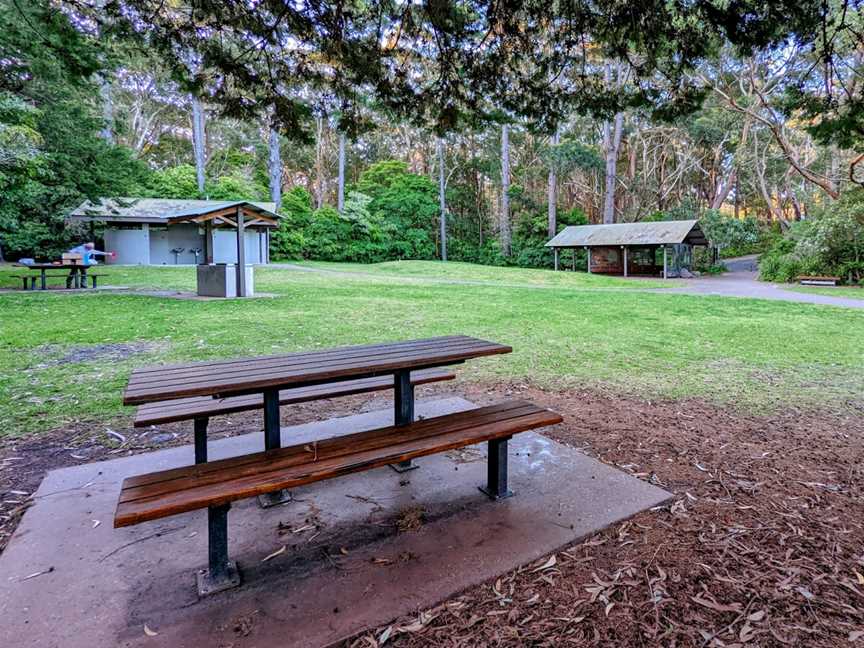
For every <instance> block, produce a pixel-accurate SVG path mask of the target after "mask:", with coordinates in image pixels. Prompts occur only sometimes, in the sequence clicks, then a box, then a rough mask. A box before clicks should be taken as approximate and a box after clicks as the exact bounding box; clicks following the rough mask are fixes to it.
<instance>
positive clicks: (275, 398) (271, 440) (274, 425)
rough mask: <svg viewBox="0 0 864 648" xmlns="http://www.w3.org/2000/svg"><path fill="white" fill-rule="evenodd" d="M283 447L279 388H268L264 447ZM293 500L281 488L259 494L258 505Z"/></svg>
mask: <svg viewBox="0 0 864 648" xmlns="http://www.w3.org/2000/svg"><path fill="white" fill-rule="evenodd" d="M281 447H282V429H281V428H280V426H279V390H278V389H268V390H267V391H265V392H264V449H265V450H275V449H276V448H281ZM290 501H291V492H290V491H288V490H284V489H283V490H279V491H274V492H272V493H264V494H262V495H259V496H258V505H259V506H261V507H262V508H269V507H271V506H277V505H279V504H284V503H285V502H290Z"/></svg>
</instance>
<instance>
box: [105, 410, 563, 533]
mask: <svg viewBox="0 0 864 648" xmlns="http://www.w3.org/2000/svg"><path fill="white" fill-rule="evenodd" d="M481 419H482V420H483V421H485V422H483V423H478V421H479V420H481ZM561 420H562V419H561V416H559V415H558V414H556V413H554V412H551V411H550V410H547V409H543V408H539V407H537V406H536V405H533V404H531V403H526V402H519V401H516V402H512V403H503V404H499V405H493V406H490V407H484V408H479V409H475V410H469V411H468V412H458V413H456V414H448V415H445V416H440V417H435V418H432V419H425V420H423V421H419V422H417V423H412V424H411V425H408V426H404V427H400V428H393V427H388V428H381V429H380V430H376V431H372V432H363V433H359V435H349V436H348V437H338V438H336V439H333V440H332V441H334V442H336V443H337V444H338V443H339V442H341V443H342V451H340V450H339V449H338V446H337V447H333V448H331V450H332V452H333V453H334V454H332V455H328V457H327V458H322V457H321V456H320V455H319V457H318V459H317V460H315V456H314V455H313V453H312V452H310V451H309V449H308V448H306V447H305V446H292V447H290V448H282V449H279V450H273V451H270V452H267V453H258V454H257V455H249V456H250V457H254V458H255V459H256V461H257V462H258V463H253V464H249V463H243V464H240V465H239V466H234V465H230V464H226V463H225V462H231V461H233V460H230V459H229V460H224V461H215V462H211V463H209V464H203V465H199V466H189V467H187V468H184V469H175V470H173V471H170V472H171V473H172V475H173V477H172V479H171V481H176V483H177V485H178V486H180V488H179V489H177V490H167V491H166V487H167V486H169V485H170V484H169V483H167V482H166V481H165V480H161V479H159V480H158V481H156V482H154V484H153V486H152V488H153V493H152V494H147V491H146V489H139V490H137V491H136V494H137V497H136V498H135V499H133V500H131V501H124V500H123V497H125V495H126V490H127V488H131V487H129V486H128V484H129V483H130V480H128V479H127V480H126V481H124V484H123V493H122V494H121V501H120V502H119V503H118V505H117V511H116V514H115V517H114V526H115V527H121V526H129V525H133V524H138V523H139V522H145V521H148V520H155V519H159V518H162V517H167V516H170V515H176V514H179V513H185V512H188V511H192V510H195V509H199V508H205V507H207V506H219V505H221V504H226V503H229V502H232V501H235V500H238V499H244V498H247V497H253V496H255V495H259V494H262V493H269V492H273V491H277V490H281V489H284V488H293V487H296V486H301V485H304V484H310V483H313V482H316V481H320V480H323V479H329V478H331V477H337V476H341V475H347V474H350V473H354V472H359V471H363V470H368V469H371V468H375V467H379V466H384V465H387V464H390V463H395V462H399V461H406V460H408V459H413V458H416V457H422V456H425V455H429V454H436V453H439V452H445V451H447V450H452V449H456V448H461V447H464V446H467V445H473V444H475V443H480V442H482V441H489V440H491V439H498V438H504V437H509V436H512V435H513V434H518V433H519V432H525V431H527V430H531V429H534V428H538V427H544V426H547V425H554V424H556V423H560V422H561ZM394 433H395V434H396V436H395V437H394ZM379 436H384V437H385V439H384V440H383V441H376V439H378V437H379ZM358 437H361V438H362V439H363V441H362V443H361V442H360V441H359V440H358ZM376 443H377V444H378V445H377V446H376ZM381 443H383V444H384V445H383V446H382V445H381ZM322 445H324V442H321V443H319V444H318V446H317V447H318V452H319V453H320V452H321V446H322ZM299 453H303V454H304V455H305V458H304V461H302V462H301V463H299V464H295V465H290V466H287V467H285V466H282V465H281V464H280V463H279V461H280V459H281V458H282V457H283V455H284V456H287V457H289V463H290V461H291V458H292V457H293V458H295V459H294V461H296V458H297V457H299V456H300V455H299ZM202 467H206V468H208V472H211V473H212V478H213V481H208V483H203V482H202V481H200V480H201V477H200V476H199V475H200V473H199V471H200V469H201V468H202ZM214 468H215V470H216V472H213V470H214ZM178 470H179V471H180V472H179V473H178ZM164 472H168V471H163V473H164ZM159 474H160V473H153V475H154V476H157V478H158V475H159ZM133 479H134V478H133ZM196 481H198V483H196Z"/></svg>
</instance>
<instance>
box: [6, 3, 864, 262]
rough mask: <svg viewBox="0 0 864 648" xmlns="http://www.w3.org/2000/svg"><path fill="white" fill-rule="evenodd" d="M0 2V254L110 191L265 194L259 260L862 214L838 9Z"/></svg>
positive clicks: (374, 256) (748, 244)
mask: <svg viewBox="0 0 864 648" xmlns="http://www.w3.org/2000/svg"><path fill="white" fill-rule="evenodd" d="M0 5H2V9H3V12H2V16H0V195H2V202H0V250H2V252H3V253H5V254H6V255H7V256H10V257H15V256H21V255H25V256H50V255H53V254H56V253H57V252H59V251H60V250H62V249H63V248H64V247H65V246H67V245H69V243H70V242H71V241H73V240H75V239H76V238H77V237H80V236H81V235H82V234H81V233H78V232H76V231H75V230H74V229H71V228H69V227H67V226H66V225H65V224H64V221H63V217H64V216H65V214H66V213H68V211H69V210H70V209H71V208H72V207H74V206H76V205H77V204H78V203H80V201H82V200H83V199H84V198H98V197H100V196H124V195H125V196H153V197H174V198H204V197H207V198H218V199H221V198H225V199H229V198H230V199H235V198H236V199H240V198H243V199H254V200H262V199H267V198H270V199H271V200H273V201H274V202H277V203H279V204H280V205H281V210H282V213H283V214H285V216H286V218H285V221H284V222H285V225H283V231H282V232H280V233H279V235H278V236H276V237H274V248H275V249H274V251H273V252H274V254H277V255H282V256H285V257H294V258H297V257H303V258H321V259H330V260H358V261H375V260H384V259H390V258H440V257H442V256H443V255H444V252H445V250H444V243H445V242H446V243H449V245H448V250H447V251H448V252H449V258H454V259H463V260H470V261H480V262H486V263H517V264H520V265H534V266H547V265H549V264H550V263H551V257H550V255H549V253H548V251H546V250H545V249H544V248H543V243H544V242H545V241H546V240H548V237H549V236H551V235H553V234H554V233H555V232H556V231H558V230H559V229H560V228H561V227H563V226H564V225H566V224H573V223H581V222H626V221H639V220H652V219H653V220H657V219H673V218H694V217H699V218H702V219H703V223H704V225H705V227H706V228H707V229H711V230H712V231H713V232H715V233H716V237H717V239H718V241H717V244H718V245H719V246H722V248H723V249H724V250H726V251H728V252H729V253H732V252H748V251H761V250H764V249H767V248H768V247H770V246H771V245H773V244H774V242H775V239H776V238H777V237H778V236H780V232H783V233H786V234H787V236H792V232H793V230H794V231H799V232H803V231H804V230H807V231H808V232H809V231H811V229H809V228H807V227H804V228H802V227H798V226H797V225H796V223H799V222H801V221H816V220H820V222H821V220H822V219H824V220H825V222H827V220H828V219H831V218H835V217H837V214H841V213H842V214H846V217H847V221H848V222H851V223H859V224H860V219H859V218H858V216H857V214H859V211H858V208H857V207H855V205H856V204H857V203H856V202H855V200H856V198H855V196H857V195H858V194H857V193H855V192H850V188H852V187H854V186H855V185H856V184H859V183H860V182H861V181H862V180H864V177H862V176H864V173H862V171H861V168H860V167H861V166H862V163H861V160H862V154H861V149H862V140H864V111H862V103H861V102H862V87H864V85H862V83H861V80H862V79H861V76H862V60H864V40H862V35H864V26H862V17H861V12H860V8H861V7H860V2H856V1H835V2H828V3H825V2H790V1H785V0H780V1H776V2H755V1H750V0H723V1H720V0H707V1H705V0H702V1H700V0H697V1H696V2H666V1H658V2H650V1H649V2H646V3H622V2H617V1H607V0H601V1H599V2H597V1H594V2H587V1H569V2H568V1H559V2H540V1H536V2H531V1H523V2H517V1H504V2H480V1H474V2H454V1H449V0H437V1H434V2H419V3H416V2H395V1H391V2H331V3H294V2H285V1H283V0H260V1H258V2H256V3H249V2H246V1H245V0H243V1H232V0H223V1H219V2H216V1H215V0H195V1H179V2H171V3H165V2H161V1H159V0H122V1H121V0H116V1H115V0H98V1H97V0H36V1H34V2H27V3H24V2H20V1H18V0H0ZM847 194H849V195H848V196H847ZM844 222H846V221H844ZM442 224H443V227H442ZM850 226H853V227H854V225H850ZM754 228H755V230H754ZM824 229H825V228H822V229H819V228H815V229H812V231H813V232H815V231H817V230H818V231H824ZM95 234H96V235H97V236H98V231H97V232H95ZM88 235H89V234H88ZM808 236H809V235H808ZM826 237H827V238H830V237H828V236H827V235H825V236H823V237H822V238H823V239H826ZM720 239H722V241H721V240H720ZM754 239H755V240H754ZM787 246H788V244H787ZM796 249H798V252H796V253H795V254H797V255H798V256H799V257H802V258H803V256H802V255H804V256H806V257H807V258H808V259H813V258H816V257H814V255H816V252H814V250H815V249H816V248H814V247H813V246H810V247H807V246H804V247H801V248H800V249H799V248H796ZM819 249H820V250H821V249H824V246H823V247H822V248H819ZM787 253H788V252H784V253H783V254H787ZM805 253H806V254H805ZM820 255H821V256H820ZM820 255H817V256H818V258H819V259H821V261H819V263H821V264H822V267H823V268H824V269H825V270H826V271H828V270H829V269H830V268H829V267H828V266H829V265H830V267H831V268H834V269H835V270H834V271H837V272H840V271H841V270H842V271H843V272H846V273H847V274H848V276H850V277H852V278H854V277H857V276H860V269H859V270H856V268H858V267H859V266H857V265H856V262H855V261H854V260H852V261H849V260H848V259H846V258H845V257H843V255H842V254H841V257H843V258H842V259H841V260H837V258H838V257H837V255H834V254H833V253H832V254H827V253H826V254H823V253H820ZM775 256H776V255H775ZM796 258H797V257H796ZM829 259H831V260H830V261H829ZM578 261H579V263H581V262H582V261H581V259H578ZM808 263H809V262H808ZM814 263H815V262H814ZM850 263H851V265H850ZM800 265H801V264H799V266H800ZM808 267H809V266H808Z"/></svg>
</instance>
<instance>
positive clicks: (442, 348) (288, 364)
mask: <svg viewBox="0 0 864 648" xmlns="http://www.w3.org/2000/svg"><path fill="white" fill-rule="evenodd" d="M490 344H492V343H484V344H480V343H478V341H458V342H448V343H446V344H439V345H435V346H434V347H420V348H407V349H399V350H398V351H395V352H394V351H392V350H387V349H377V350H375V351H372V352H363V353H359V352H358V353H352V354H349V355H346V356H341V355H339V356H329V355H327V357H325V358H316V357H308V358H300V359H295V358H292V357H285V358H281V359H280V358H276V359H273V360H266V361H260V362H253V361H248V360H245V361H231V362H226V363H224V364H222V365H218V364H217V365H211V366H208V367H206V368H198V367H192V368H190V369H178V370H174V371H166V372H163V373H161V374H147V375H140V374H137V373H135V372H133V373H132V375H131V376H130V378H129V387H128V389H127V391H128V392H130V393H134V392H136V391H141V390H146V389H148V388H150V387H152V386H157V387H158V386H160V385H164V384H166V381H167V382H168V383H172V384H174V383H177V384H186V385H190V384H201V383H204V384H208V383H212V382H215V381H219V380H225V379H228V380H232V379H233V377H234V376H237V375H242V376H246V375H248V374H249V373H250V372H251V373H254V374H255V376H259V375H260V376H267V375H270V374H273V373H276V374H280V373H285V372H299V371H303V370H306V369H318V368H321V367H324V368H327V369H329V368H336V367H345V366H361V367H362V366H365V365H367V364H370V363H377V362H379V361H381V360H392V359H398V358H415V357H421V356H423V355H428V354H433V355H439V354H442V355H443V354H452V353H460V352H466V351H469V350H471V349H475V348H479V349H482V348H485V347H487V346H489V345H490ZM494 346H498V345H494Z"/></svg>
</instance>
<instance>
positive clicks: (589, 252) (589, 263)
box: [585, 247, 591, 274]
mask: <svg viewBox="0 0 864 648" xmlns="http://www.w3.org/2000/svg"><path fill="white" fill-rule="evenodd" d="M585 249H586V250H588V274H591V248H590V247H586V248H585Z"/></svg>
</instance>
